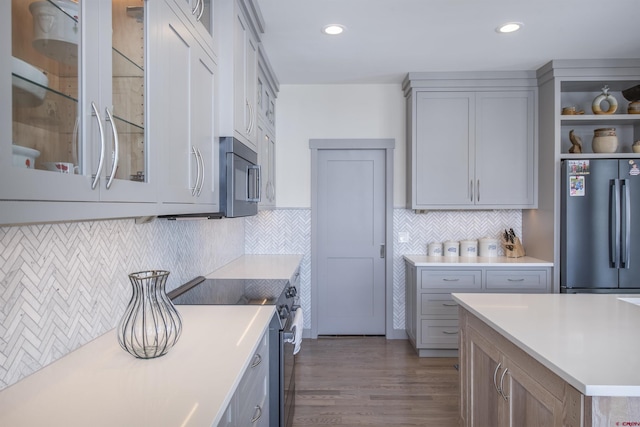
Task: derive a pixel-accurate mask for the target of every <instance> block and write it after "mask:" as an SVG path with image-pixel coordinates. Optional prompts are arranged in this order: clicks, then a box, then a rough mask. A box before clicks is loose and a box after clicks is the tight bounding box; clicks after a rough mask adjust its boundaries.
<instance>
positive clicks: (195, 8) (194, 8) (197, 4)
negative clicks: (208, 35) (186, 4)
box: [191, 0, 200, 15]
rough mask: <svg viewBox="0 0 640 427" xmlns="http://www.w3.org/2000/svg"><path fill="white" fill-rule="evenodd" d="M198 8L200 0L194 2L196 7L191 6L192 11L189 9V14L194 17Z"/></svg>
mask: <svg viewBox="0 0 640 427" xmlns="http://www.w3.org/2000/svg"><path fill="white" fill-rule="evenodd" d="M198 7H200V0H196V5H195V6H193V9H191V14H192V15H195V14H196V12H197V11H198Z"/></svg>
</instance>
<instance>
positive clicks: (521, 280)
mask: <svg viewBox="0 0 640 427" xmlns="http://www.w3.org/2000/svg"><path fill="white" fill-rule="evenodd" d="M507 281H509V282H524V279H511V278H508V279H507Z"/></svg>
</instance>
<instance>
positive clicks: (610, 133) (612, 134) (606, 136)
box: [591, 128, 618, 153]
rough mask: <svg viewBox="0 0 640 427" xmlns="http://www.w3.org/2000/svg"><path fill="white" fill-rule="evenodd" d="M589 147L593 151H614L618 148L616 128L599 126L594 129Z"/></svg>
mask: <svg viewBox="0 0 640 427" xmlns="http://www.w3.org/2000/svg"><path fill="white" fill-rule="evenodd" d="M591 149H592V150H593V152H594V153H615V152H616V150H617V149H618V136H617V135H616V128H601V129H596V130H594V131H593V141H592V143H591Z"/></svg>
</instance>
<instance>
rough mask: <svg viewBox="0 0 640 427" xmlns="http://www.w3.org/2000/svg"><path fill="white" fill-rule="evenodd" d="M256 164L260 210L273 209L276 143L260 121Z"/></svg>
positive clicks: (274, 202) (274, 204)
mask: <svg viewBox="0 0 640 427" xmlns="http://www.w3.org/2000/svg"><path fill="white" fill-rule="evenodd" d="M257 132H258V164H259V165H260V168H261V171H260V177H261V179H262V182H261V184H260V185H261V187H262V188H261V195H262V197H261V200H260V208H261V209H273V208H275V206H276V186H275V168H276V165H275V155H276V153H275V150H276V142H275V139H274V137H273V135H271V133H270V131H269V130H268V128H267V126H265V123H264V122H263V121H262V120H258V129H257Z"/></svg>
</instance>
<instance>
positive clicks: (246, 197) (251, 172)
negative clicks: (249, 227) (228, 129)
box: [220, 137, 261, 218]
mask: <svg viewBox="0 0 640 427" xmlns="http://www.w3.org/2000/svg"><path fill="white" fill-rule="evenodd" d="M260 187H261V185H260V165H258V153H256V152H255V151H253V150H252V149H250V148H249V147H247V146H246V145H244V144H243V143H242V142H240V141H239V140H237V139H235V138H233V137H222V138H220V210H221V213H222V215H223V216H225V217H227V218H235V217H241V216H250V215H256V214H257V213H258V203H260Z"/></svg>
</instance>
